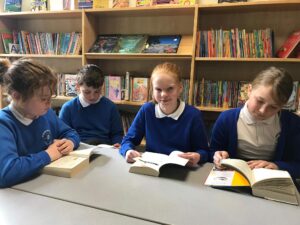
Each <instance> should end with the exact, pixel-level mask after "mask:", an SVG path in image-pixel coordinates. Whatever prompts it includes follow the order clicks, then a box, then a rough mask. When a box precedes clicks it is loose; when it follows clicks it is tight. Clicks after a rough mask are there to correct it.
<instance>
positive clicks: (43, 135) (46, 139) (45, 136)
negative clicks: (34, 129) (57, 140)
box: [42, 130, 52, 145]
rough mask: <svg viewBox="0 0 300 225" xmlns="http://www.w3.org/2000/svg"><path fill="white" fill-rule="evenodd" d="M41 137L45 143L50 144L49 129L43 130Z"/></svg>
mask: <svg viewBox="0 0 300 225" xmlns="http://www.w3.org/2000/svg"><path fill="white" fill-rule="evenodd" d="M42 139H43V141H44V143H45V144H46V145H50V144H51V143H52V135H51V131H50V130H45V131H44V132H43V134H42Z"/></svg>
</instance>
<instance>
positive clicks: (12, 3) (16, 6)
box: [4, 0, 22, 12]
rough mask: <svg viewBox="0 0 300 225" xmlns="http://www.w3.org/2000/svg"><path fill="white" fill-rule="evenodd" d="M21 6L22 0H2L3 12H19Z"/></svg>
mask: <svg viewBox="0 0 300 225" xmlns="http://www.w3.org/2000/svg"><path fill="white" fill-rule="evenodd" d="M21 8H22V0H4V11H5V12H20V11H21Z"/></svg>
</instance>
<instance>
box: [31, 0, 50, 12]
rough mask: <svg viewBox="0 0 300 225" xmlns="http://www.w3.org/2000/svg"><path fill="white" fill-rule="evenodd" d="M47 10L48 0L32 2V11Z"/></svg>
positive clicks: (34, 0)
mask: <svg viewBox="0 0 300 225" xmlns="http://www.w3.org/2000/svg"><path fill="white" fill-rule="evenodd" d="M45 10H47V0H31V11H45Z"/></svg>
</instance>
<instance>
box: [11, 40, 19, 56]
mask: <svg viewBox="0 0 300 225" xmlns="http://www.w3.org/2000/svg"><path fill="white" fill-rule="evenodd" d="M8 48H9V54H19V53H20V45H19V44H13V43H9V44H8Z"/></svg>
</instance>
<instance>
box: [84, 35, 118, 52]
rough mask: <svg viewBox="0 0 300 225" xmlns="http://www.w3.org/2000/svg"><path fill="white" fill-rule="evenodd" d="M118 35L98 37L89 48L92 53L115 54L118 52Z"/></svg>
mask: <svg viewBox="0 0 300 225" xmlns="http://www.w3.org/2000/svg"><path fill="white" fill-rule="evenodd" d="M118 42H119V35H99V36H98V37H97V39H96V41H95V43H94V44H93V46H92V47H91V48H90V50H89V52H93V53H115V52H117V51H118V48H117V47H118Z"/></svg>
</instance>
